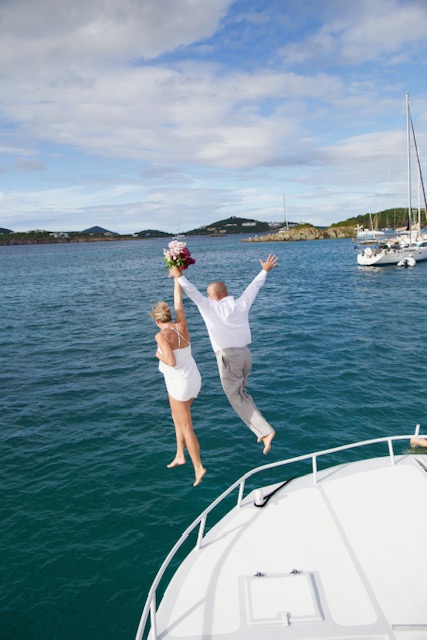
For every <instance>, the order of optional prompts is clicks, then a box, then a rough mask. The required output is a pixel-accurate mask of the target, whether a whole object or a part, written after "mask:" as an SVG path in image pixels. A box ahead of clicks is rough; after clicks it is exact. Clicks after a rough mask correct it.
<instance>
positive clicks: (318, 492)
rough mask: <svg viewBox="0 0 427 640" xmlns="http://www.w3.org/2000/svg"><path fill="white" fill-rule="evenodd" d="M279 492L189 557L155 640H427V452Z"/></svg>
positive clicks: (304, 479) (353, 467)
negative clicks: (426, 585)
mask: <svg viewBox="0 0 427 640" xmlns="http://www.w3.org/2000/svg"><path fill="white" fill-rule="evenodd" d="M389 446H390V444H389ZM285 475H286V477H290V476H291V471H287V472H285ZM275 489H277V492H276V493H275V494H274V495H273V496H272V497H271V499H270V501H269V502H268V503H267V504H266V505H265V506H264V507H263V508H257V506H256V504H255V503H256V502H258V503H259V502H261V503H262V502H263V499H262V497H261V498H260V496H259V495H258V493H259V492H258V491H255V490H254V491H252V492H251V493H250V494H249V495H248V496H247V497H246V498H245V499H243V501H242V503H241V506H240V507H239V506H237V507H234V508H233V509H232V510H231V511H229V512H228V514H227V515H226V516H225V517H224V518H222V519H221V520H220V521H219V522H218V524H216V525H214V526H213V527H212V529H210V531H209V532H208V533H207V534H206V535H205V536H204V537H203V540H202V543H201V545H200V548H195V549H193V551H191V552H190V553H189V555H188V556H187V557H186V558H185V560H184V561H183V562H182V564H181V565H180V566H179V568H178V570H177V572H176V573H175V575H174V577H173V578H172V580H171V582H170V583H169V585H168V587H167V589H166V592H165V594H164V597H163V599H162V602H161V604H160V607H159V609H158V611H157V614H156V622H155V630H154V631H153V628H152V629H151V632H150V634H149V638H150V640H153V639H154V638H157V639H159V640H160V638H161V639H162V640H177V639H181V640H184V639H185V640H190V639H191V640H208V639H209V640H224V639H225V638H227V640H252V639H254V640H276V639H277V640H279V639H280V640H283V638H286V640H320V639H323V640H344V639H345V640H356V639H357V640H426V638H427V589H426V587H425V578H426V576H427V554H426V553H425V542H426V540H427V509H425V505H426V504H427V456H426V455H423V454H419V455H400V456H395V455H391V457H388V456H387V457H381V458H371V459H368V460H363V461H359V462H352V463H348V464H343V465H339V466H336V467H330V468H327V469H324V470H322V471H316V473H315V475H314V474H308V475H306V476H301V477H298V478H295V479H292V480H291V481H290V482H288V483H287V484H285V485H284V486H282V485H281V484H276V485H271V486H269V487H265V488H264V489H263V494H264V496H266V495H267V494H268V493H269V492H270V491H274V490H275ZM137 637H142V636H137Z"/></svg>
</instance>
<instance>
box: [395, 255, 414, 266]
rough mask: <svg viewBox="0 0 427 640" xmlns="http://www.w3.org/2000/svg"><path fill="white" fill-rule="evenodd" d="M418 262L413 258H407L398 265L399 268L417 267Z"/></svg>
mask: <svg viewBox="0 0 427 640" xmlns="http://www.w3.org/2000/svg"><path fill="white" fill-rule="evenodd" d="M416 264H417V261H416V260H415V258H414V257H413V256H408V257H407V258H402V260H401V261H400V262H398V263H397V266H398V267H415V265H416Z"/></svg>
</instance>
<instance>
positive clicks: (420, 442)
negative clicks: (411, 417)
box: [410, 437, 427, 447]
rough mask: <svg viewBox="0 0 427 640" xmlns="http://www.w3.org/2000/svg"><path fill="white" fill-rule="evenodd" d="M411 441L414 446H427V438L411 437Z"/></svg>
mask: <svg viewBox="0 0 427 640" xmlns="http://www.w3.org/2000/svg"><path fill="white" fill-rule="evenodd" d="M410 443H411V445H412V446H413V447H427V438H421V437H420V438H411V439H410Z"/></svg>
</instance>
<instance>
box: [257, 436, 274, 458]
mask: <svg viewBox="0 0 427 640" xmlns="http://www.w3.org/2000/svg"><path fill="white" fill-rule="evenodd" d="M275 435H276V432H275V431H272V432H271V433H269V434H268V436H264V437H263V438H261V440H262V441H263V443H264V451H263V454H264V455H265V454H266V453H268V452H269V451H270V449H271V442H272V440H273V438H274V436H275Z"/></svg>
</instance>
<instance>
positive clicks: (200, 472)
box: [193, 467, 206, 487]
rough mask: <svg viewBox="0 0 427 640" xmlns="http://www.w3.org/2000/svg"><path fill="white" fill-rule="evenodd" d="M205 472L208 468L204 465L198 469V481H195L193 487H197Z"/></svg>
mask: <svg viewBox="0 0 427 640" xmlns="http://www.w3.org/2000/svg"><path fill="white" fill-rule="evenodd" d="M205 473H206V469H205V468H204V467H200V469H199V470H198V471H196V481H195V482H194V483H193V487H197V485H198V484H200V483H201V481H202V478H203V476H204V475H205Z"/></svg>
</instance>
